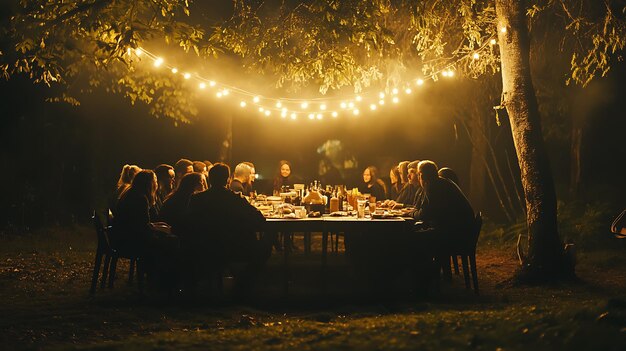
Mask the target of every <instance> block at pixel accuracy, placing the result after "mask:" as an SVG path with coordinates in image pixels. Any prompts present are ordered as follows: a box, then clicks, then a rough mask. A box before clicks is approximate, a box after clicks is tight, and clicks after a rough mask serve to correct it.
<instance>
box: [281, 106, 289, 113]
mask: <svg viewBox="0 0 626 351" xmlns="http://www.w3.org/2000/svg"><path fill="white" fill-rule="evenodd" d="M281 112H282V113H287V112H289V111H288V110H287V108H286V107H283V108H282V109H281Z"/></svg>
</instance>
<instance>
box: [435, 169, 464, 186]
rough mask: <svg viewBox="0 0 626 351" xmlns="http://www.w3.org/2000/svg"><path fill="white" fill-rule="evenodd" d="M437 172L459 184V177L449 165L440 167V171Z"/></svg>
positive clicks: (440, 175)
mask: <svg viewBox="0 0 626 351" xmlns="http://www.w3.org/2000/svg"><path fill="white" fill-rule="evenodd" d="M437 174H438V175H439V177H441V178H445V179H447V180H449V181H451V182H453V183H454V184H457V185H458V184H459V177H457V175H456V172H454V171H453V170H452V168H448V167H442V168H439V171H438V172H437Z"/></svg>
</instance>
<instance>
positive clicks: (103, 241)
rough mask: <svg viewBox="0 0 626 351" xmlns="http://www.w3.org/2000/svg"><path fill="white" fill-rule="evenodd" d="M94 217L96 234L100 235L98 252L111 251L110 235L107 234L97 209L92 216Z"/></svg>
mask: <svg viewBox="0 0 626 351" xmlns="http://www.w3.org/2000/svg"><path fill="white" fill-rule="evenodd" d="M91 218H92V219H93V226H94V228H95V229H96V235H97V237H98V252H110V251H111V244H110V242H109V236H108V235H107V231H106V228H105V227H104V225H102V220H101V219H100V216H98V213H97V211H93V215H92V217H91Z"/></svg>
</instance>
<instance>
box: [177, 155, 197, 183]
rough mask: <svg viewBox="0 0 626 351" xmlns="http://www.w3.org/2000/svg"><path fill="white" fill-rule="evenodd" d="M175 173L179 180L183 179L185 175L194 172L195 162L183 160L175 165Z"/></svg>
mask: <svg viewBox="0 0 626 351" xmlns="http://www.w3.org/2000/svg"><path fill="white" fill-rule="evenodd" d="M174 172H175V173H176V177H177V178H179V179H182V178H183V176H184V175H185V174H187V173H191V172H193V162H191V161H190V160H188V159H186V158H181V159H180V160H178V161H176V163H175V164H174Z"/></svg>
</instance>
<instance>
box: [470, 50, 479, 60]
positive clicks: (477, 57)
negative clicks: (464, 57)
mask: <svg viewBox="0 0 626 351" xmlns="http://www.w3.org/2000/svg"><path fill="white" fill-rule="evenodd" d="M472 58H473V59H474V60H478V59H479V58H480V55H479V54H478V53H477V52H475V53H474V55H472Z"/></svg>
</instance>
